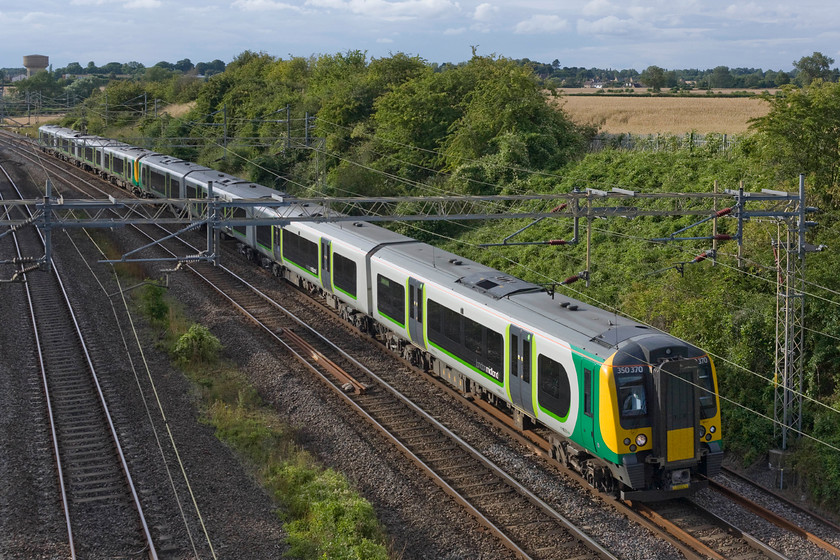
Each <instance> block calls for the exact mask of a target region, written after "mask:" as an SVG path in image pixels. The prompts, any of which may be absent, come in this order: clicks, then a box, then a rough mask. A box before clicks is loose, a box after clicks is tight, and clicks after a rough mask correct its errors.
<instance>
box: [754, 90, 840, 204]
mask: <svg viewBox="0 0 840 560" xmlns="http://www.w3.org/2000/svg"><path fill="white" fill-rule="evenodd" d="M764 99H765V100H766V101H768V102H769V103H770V112H769V113H767V115H765V116H763V117H760V118H758V119H755V121H754V122H753V124H752V127H753V128H755V129H756V130H757V131H758V138H757V140H758V145H759V150H758V155H759V156H760V157H761V159H763V160H764V161H765V162H767V163H769V164H770V165H772V166H773V167H774V168H775V169H776V170H777V171H778V173H779V176H780V178H781V179H786V180H789V179H790V178H791V177H795V176H796V175H797V174H799V173H805V174H807V175H809V181H810V182H811V185H813V190H814V192H816V193H817V194H819V195H820V196H821V197H822V199H823V200H824V201H825V202H826V203H835V204H836V203H838V202H840V188H838V187H840V185H838V177H840V142H838V141H837V131H838V130H840V84H838V83H836V82H823V81H822V80H819V79H817V80H814V81H813V82H812V83H811V85H809V86H807V87H804V88H802V89H797V88H796V87H794V86H792V85H787V86H783V88H782V90H781V92H779V93H778V94H777V95H775V96H770V95H765V96H764Z"/></svg>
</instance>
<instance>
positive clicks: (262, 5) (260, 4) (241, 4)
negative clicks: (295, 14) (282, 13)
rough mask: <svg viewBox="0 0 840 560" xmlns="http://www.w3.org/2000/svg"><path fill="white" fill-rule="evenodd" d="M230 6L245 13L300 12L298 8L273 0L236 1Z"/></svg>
mask: <svg viewBox="0 0 840 560" xmlns="http://www.w3.org/2000/svg"><path fill="white" fill-rule="evenodd" d="M232 6H233V7H234V8H239V9H240V10H243V11H246V12H266V11H273V10H294V11H300V8H299V7H298V6H294V5H292V4H286V3H285V2H276V1H275V0H236V2H234V3H233V4H232Z"/></svg>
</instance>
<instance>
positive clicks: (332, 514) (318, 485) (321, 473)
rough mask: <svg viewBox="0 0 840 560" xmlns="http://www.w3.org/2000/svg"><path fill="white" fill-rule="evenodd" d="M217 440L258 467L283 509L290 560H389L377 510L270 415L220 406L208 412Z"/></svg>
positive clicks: (235, 407) (261, 479)
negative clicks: (317, 461) (298, 443)
mask: <svg viewBox="0 0 840 560" xmlns="http://www.w3.org/2000/svg"><path fill="white" fill-rule="evenodd" d="M208 416H209V418H210V422H211V423H212V424H213V425H214V426H215V428H216V436H217V437H218V438H219V439H221V440H222V441H225V442H226V443H227V444H228V445H230V446H231V447H233V448H234V449H235V450H236V452H237V453H239V455H240V456H242V457H244V458H245V459H246V460H247V461H248V462H249V463H251V464H253V465H254V466H255V468H256V469H257V472H258V477H259V479H260V481H261V483H262V485H263V487H265V488H266V489H267V490H268V491H269V492H270V493H271V494H272V495H273V496H274V499H275V500H276V501H277V502H278V503H280V504H281V505H282V506H283V508H284V509H283V512H282V514H283V517H284V518H285V521H286V525H285V527H286V531H287V533H288V538H287V540H288V543H289V546H290V549H289V555H290V556H292V557H295V558H302V559H304V560H309V559H312V560H316V559H330V560H335V559H338V560H343V559H346V560H377V559H382V560H385V559H387V558H388V554H387V549H386V547H385V545H384V544H383V542H384V540H385V538H384V535H383V533H382V530H381V528H380V525H379V522H378V520H377V518H376V513H375V512H374V510H373V506H371V505H370V503H369V502H367V501H366V500H365V499H364V498H362V497H360V496H359V495H358V494H357V493H356V492H355V491H354V490H353V489H352V488H351V487H350V485H349V483H348V482H347V479H345V478H344V477H343V476H342V475H341V474H339V473H337V472H335V471H333V470H332V469H323V468H321V467H319V466H318V465H317V464H316V462H315V460H314V459H313V458H312V456H311V455H309V454H308V453H307V452H306V451H303V450H301V449H300V448H299V447H298V446H297V445H296V444H295V442H294V438H293V435H292V434H290V433H288V430H287V429H286V428H283V427H282V426H278V425H277V422H276V420H272V416H271V415H270V414H268V413H264V412H260V411H257V410H253V409H247V408H243V407H239V406H228V405H225V404H224V403H222V402H216V403H215V404H214V405H213V406H211V407H210V409H209V410H208Z"/></svg>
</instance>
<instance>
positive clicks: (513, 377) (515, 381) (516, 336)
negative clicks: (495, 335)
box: [508, 325, 534, 416]
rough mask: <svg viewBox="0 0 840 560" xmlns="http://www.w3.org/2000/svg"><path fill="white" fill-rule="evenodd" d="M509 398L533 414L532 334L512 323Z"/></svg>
mask: <svg viewBox="0 0 840 560" xmlns="http://www.w3.org/2000/svg"><path fill="white" fill-rule="evenodd" d="M508 349H509V355H510V376H509V379H508V383H509V384H510V398H511V400H512V401H513V404H514V405H516V406H517V407H519V408H520V409H522V410H524V411H525V412H526V413H528V414H530V415H531V416H533V415H534V403H533V392H532V381H533V378H534V376H533V373H534V372H532V371H531V369H532V364H533V359H532V356H533V349H534V335H533V334H531V333H529V332H528V331H525V330H523V329H521V328H519V327H516V326H514V325H511V326H510V341H509V348H508Z"/></svg>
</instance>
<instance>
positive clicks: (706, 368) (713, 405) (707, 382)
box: [699, 359, 717, 420]
mask: <svg viewBox="0 0 840 560" xmlns="http://www.w3.org/2000/svg"><path fill="white" fill-rule="evenodd" d="M699 381H700V387H701V388H700V390H699V393H700V417H701V418H703V419H704V420H705V419H706V418H713V417H714V416H715V414H717V402H716V401H715V384H714V381H713V379H712V366H711V364H709V363H708V359H707V360H706V363H705V364H700V368H699Z"/></svg>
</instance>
